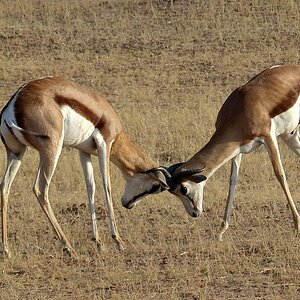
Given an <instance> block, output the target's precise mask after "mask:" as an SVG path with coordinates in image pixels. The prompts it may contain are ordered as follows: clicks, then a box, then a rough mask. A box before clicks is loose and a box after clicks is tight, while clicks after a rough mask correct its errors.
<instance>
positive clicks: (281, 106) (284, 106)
mask: <svg viewBox="0 0 300 300" xmlns="http://www.w3.org/2000/svg"><path fill="white" fill-rule="evenodd" d="M299 94H300V84H298V85H297V86H295V88H294V89H291V90H290V91H288V93H287V94H286V95H285V97H283V98H282V100H281V101H280V103H278V105H277V106H275V107H274V108H273V109H272V110H271V112H270V117H271V118H274V117H276V116H278V115H280V114H281V113H283V112H285V111H287V110H288V109H289V108H291V107H292V106H293V105H294V104H295V103H296V101H297V99H298V97H299Z"/></svg>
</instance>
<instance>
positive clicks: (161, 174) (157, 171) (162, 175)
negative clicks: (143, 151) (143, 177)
mask: <svg viewBox="0 0 300 300" xmlns="http://www.w3.org/2000/svg"><path fill="white" fill-rule="evenodd" d="M144 173H146V174H149V175H151V176H152V177H153V178H155V179H157V180H158V181H159V182H160V185H161V187H162V188H163V189H164V190H168V189H169V188H170V186H169V184H168V183H167V181H168V179H169V178H170V177H171V175H170V174H169V172H168V171H167V170H166V168H164V167H158V168H154V169H151V170H148V171H145V172H144Z"/></svg>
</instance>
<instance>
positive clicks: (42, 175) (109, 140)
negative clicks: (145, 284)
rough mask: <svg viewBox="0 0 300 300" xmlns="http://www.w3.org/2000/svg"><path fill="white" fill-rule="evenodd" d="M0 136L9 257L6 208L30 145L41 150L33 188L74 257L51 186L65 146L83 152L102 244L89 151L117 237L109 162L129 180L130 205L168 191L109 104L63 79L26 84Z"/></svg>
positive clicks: (126, 197)
mask: <svg viewBox="0 0 300 300" xmlns="http://www.w3.org/2000/svg"><path fill="white" fill-rule="evenodd" d="M0 126H1V127H0V130H1V139H2V142H3V143H4V145H5V149H6V152H7V166H6V170H5V172H4V176H3V179H2V183H1V213H2V215H1V216H2V243H3V253H4V256H10V251H9V247H8V241H7V206H8V196H9V192H10V188H11V184H12V182H13V180H14V178H15V175H16V173H17V171H18V169H19V167H20V165H21V160H22V157H23V155H24V153H25V150H26V148H27V147H32V148H34V149H36V150H37V151H38V154H39V167H38V171H37V175H36V180H35V183H34V186H33V192H34V194H35V196H36V198H37V199H38V201H39V203H40V205H41V207H42V209H43V211H44V213H45V214H46V216H47V218H48V219H49V221H50V223H51V225H52V227H53V229H54V231H55V233H56V235H57V236H58V238H59V240H60V243H61V245H62V249H63V250H64V251H65V252H66V253H67V254H69V255H73V256H76V255H77V253H76V251H75V249H74V248H73V247H72V246H71V243H70V242H69V240H68V239H67V237H66V235H65V234H64V232H63V230H62V228H61V227H60V225H59V224H58V221H57V219H56V217H55V215H54V213H53V210H52V208H51V205H50V200H49V196H48V190H49V185H50V182H51V178H52V176H53V173H54V170H55V167H56V165H57V162H58V159H59V156H60V154H61V151H62V148H63V147H72V148H76V149H78V150H79V156H80V161H81V166H82V169H83V174H84V178H85V184H86V189H87V195H88V200H89V210H90V220H91V226H92V239H93V240H94V241H96V243H97V244H98V245H101V240H100V239H99V236H98V231H97V225H96V214H95V206H94V194H95V182H94V175H93V166H92V161H91V155H96V156H97V157H98V161H99V165H100V171H101V175H102V180H103V186H104V191H105V198H106V205H107V209H108V216H109V225H110V230H111V235H112V238H113V241H114V242H115V243H116V246H117V247H118V249H120V250H122V249H123V242H122V240H121V238H120V236H119V234H118V230H117V226H116V222H115V217H114V210H113V204H112V199H111V183H110V173H109V161H110V159H111V161H112V162H113V163H114V164H115V165H116V166H117V167H118V168H119V169H120V171H121V172H122V175H123V177H124V179H125V181H126V185H125V190H124V193H123V196H122V198H121V201H122V203H123V205H124V206H126V207H127V208H132V207H133V206H134V205H135V204H136V203H137V202H138V201H139V200H140V199H141V198H142V197H144V196H146V195H148V194H153V193H158V192H161V191H164V190H165V189H166V188H167V184H166V181H165V175H164V174H163V173H162V171H161V170H160V168H159V167H158V165H157V164H156V163H155V162H154V161H153V160H152V159H150V158H149V157H148V156H147V155H146V154H145V153H144V152H143V151H142V150H141V149H140V148H139V147H138V146H137V145H136V144H134V143H133V142H132V141H131V140H130V139H129V138H128V137H127V135H126V134H125V133H124V130H123V127H122V125H121V122H120V120H119V118H118V116H117V114H116V112H115V111H114V110H113V108H112V107H111V105H110V104H109V103H108V102H107V101H105V100H104V99H102V98H101V97H100V96H98V95H97V94H96V92H94V91H92V90H90V89H89V88H87V87H84V86H81V85H78V84H76V83H74V82H71V81H69V80H67V79H64V78H61V77H44V78H41V79H37V80H33V81H31V82H28V83H27V84H24V85H22V86H21V87H20V88H19V89H18V90H17V91H16V93H15V94H14V95H13V96H12V97H11V99H10V100H9V101H8V103H7V104H6V105H5V107H4V108H3V110H2V112H1V124H0Z"/></svg>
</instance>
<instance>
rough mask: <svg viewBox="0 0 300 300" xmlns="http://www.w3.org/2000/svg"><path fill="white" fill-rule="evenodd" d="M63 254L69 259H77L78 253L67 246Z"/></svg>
mask: <svg viewBox="0 0 300 300" xmlns="http://www.w3.org/2000/svg"><path fill="white" fill-rule="evenodd" d="M63 253H64V254H66V255H67V256H69V257H73V258H76V257H77V253H76V251H75V250H73V249H71V248H70V247H67V246H65V247H63Z"/></svg>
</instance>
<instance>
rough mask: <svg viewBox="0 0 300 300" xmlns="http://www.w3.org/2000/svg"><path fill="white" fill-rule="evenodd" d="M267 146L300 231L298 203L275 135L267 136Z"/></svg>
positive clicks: (299, 231)
mask: <svg viewBox="0 0 300 300" xmlns="http://www.w3.org/2000/svg"><path fill="white" fill-rule="evenodd" d="M265 147H266V149H267V151H268V154H269V156H270V159H271V161H272V165H273V169H274V172H275V175H276V178H277V180H278V181H279V183H280V185H281V187H282V189H283V191H284V193H285V195H286V198H287V200H288V204H289V206H290V208H291V210H292V214H293V219H294V225H295V230H296V231H297V232H298V233H300V216H299V213H298V211H297V208H296V205H295V203H294V201H293V198H292V195H291V193H290V189H289V186H288V183H287V180H286V176H285V173H284V169H283V166H282V163H281V159H280V154H279V149H278V143H277V139H276V137H275V135H274V134H273V135H272V136H268V137H266V138H265Z"/></svg>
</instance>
